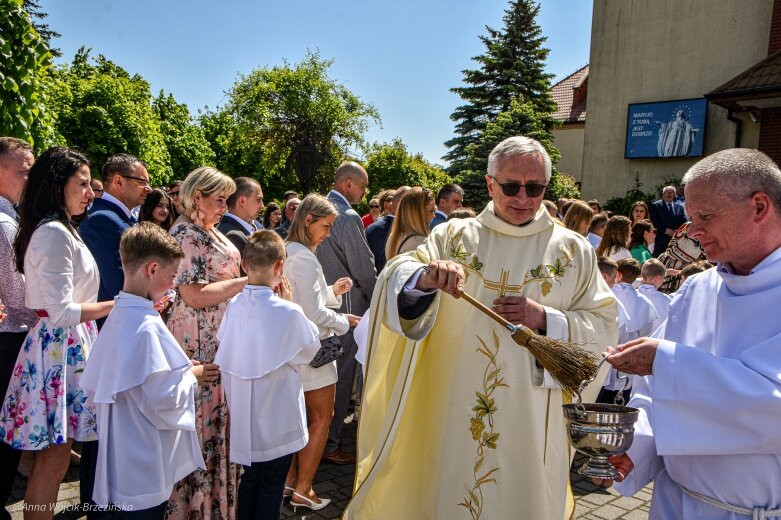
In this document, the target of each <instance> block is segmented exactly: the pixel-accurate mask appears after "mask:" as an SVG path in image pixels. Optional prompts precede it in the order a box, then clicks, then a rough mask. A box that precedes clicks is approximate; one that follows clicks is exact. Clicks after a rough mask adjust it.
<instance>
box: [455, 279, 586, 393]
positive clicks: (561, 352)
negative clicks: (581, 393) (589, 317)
mask: <svg viewBox="0 0 781 520" xmlns="http://www.w3.org/2000/svg"><path fill="white" fill-rule="evenodd" d="M461 298H463V299H464V300H466V301H468V302H469V303H471V304H472V305H474V306H475V307H477V308H478V309H480V310H481V311H482V312H483V313H485V314H486V315H488V316H489V317H491V318H493V319H494V320H495V321H497V322H498V323H500V324H501V325H502V326H503V327H504V328H506V329H507V330H509V331H510V332H511V333H512V338H513V340H514V341H515V342H516V343H517V344H519V345H520V346H522V347H525V348H526V349H528V350H529V352H530V353H531V355H532V356H534V357H535V358H536V359H537V361H538V362H539V363H540V365H541V366H542V368H544V369H545V370H547V371H548V373H549V374H550V375H551V377H553V379H554V380H555V381H556V383H558V384H559V385H560V386H561V387H562V389H564V390H568V391H569V392H571V393H573V394H575V393H577V392H578V387H579V386H580V383H581V382H583V381H586V380H588V379H592V378H593V377H594V376H595V375H596V373H597V369H598V361H599V358H598V356H597V355H596V354H593V353H591V352H589V351H588V350H586V349H584V348H583V347H581V346H580V345H578V344H576V343H571V342H569V341H561V340H556V339H551V338H548V337H546V336H540V335H539V334H535V333H534V332H533V331H532V330H531V329H530V328H529V327H526V326H524V325H513V324H512V323H510V322H509V321H507V320H505V319H504V318H502V317H501V316H499V315H498V314H497V313H495V312H494V311H492V310H491V309H489V308H488V307H486V306H485V305H483V304H482V303H480V302H479V301H477V300H475V299H474V298H473V297H472V296H470V295H469V294H467V293H462V294H461Z"/></svg>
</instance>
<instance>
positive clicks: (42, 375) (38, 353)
mask: <svg viewBox="0 0 781 520" xmlns="http://www.w3.org/2000/svg"><path fill="white" fill-rule="evenodd" d="M94 196H95V195H94V193H93V191H92V189H91V188H90V170H89V162H88V161H87V159H86V158H85V157H84V156H82V155H81V154H79V153H77V152H75V151H73V150H69V149H68V148H60V147H55V148H50V149H49V150H47V151H45V152H44V153H43V154H42V155H41V156H40V157H39V158H38V160H37V161H36V162H35V164H33V167H32V168H31V169H30V175H29V179H28V182H27V188H26V190H25V193H24V196H23V198H22V208H23V209H22V211H21V214H20V217H21V219H20V223H19V233H18V235H17V237H16V241H15V243H14V250H15V253H16V262H17V269H18V270H19V271H20V272H22V273H23V274H24V275H25V277H26V284H25V287H26V292H25V305H26V306H27V307H28V308H30V309H35V312H36V313H37V314H38V321H37V322H36V323H35V325H34V326H33V328H32V329H31V330H30V332H29V333H28V334H27V338H26V339H25V342H24V345H23V347H22V350H21V351H20V352H19V356H18V358H17V360H16V365H15V367H14V372H13V376H12V379H11V382H10V384H9V386H8V391H7V392H6V395H5V399H4V400H3V405H2V410H1V411H0V436H1V437H2V439H3V440H4V441H5V442H7V443H8V444H10V445H11V446H12V447H14V448H16V449H20V450H36V455H35V462H34V464H33V468H32V471H31V472H30V477H29V479H28V481H27V493H26V495H25V514H24V516H25V519H27V520H29V519H35V520H38V519H50V518H52V516H53V515H54V505H55V503H56V501H57V491H58V488H59V484H60V482H61V481H62V478H63V477H64V476H65V472H66V471H67V469H68V464H69V462H70V449H71V444H72V443H73V440H74V439H75V440H77V441H94V440H96V439H97V427H96V424H95V410H94V408H93V407H92V406H91V405H90V404H88V403H87V402H86V400H87V396H86V394H85V393H84V391H83V390H82V389H81V388H80V387H79V379H80V377H81V373H82V371H83V370H84V365H85V364H86V361H87V356H88V355H89V351H90V347H91V346H92V342H93V341H94V339H95V336H96V334H97V327H96V326H95V322H94V320H96V319H98V318H102V317H104V316H106V315H107V314H108V313H109V311H110V310H111V308H112V307H113V305H114V302H113V301H107V302H96V300H97V295H98V285H99V282H100V279H99V275H98V268H97V265H96V264H95V260H94V259H93V258H92V255H91V254H90V252H89V249H87V246H86V245H85V244H84V242H82V240H81V238H80V237H79V234H78V232H77V231H76V229H75V227H74V225H73V223H72V221H73V219H74V217H77V216H79V215H82V214H83V213H84V212H85V211H86V209H87V206H88V205H89V204H90V202H91V201H92V199H93V198H94Z"/></svg>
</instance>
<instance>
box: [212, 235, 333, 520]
mask: <svg viewBox="0 0 781 520" xmlns="http://www.w3.org/2000/svg"><path fill="white" fill-rule="evenodd" d="M243 256H244V258H243V260H242V267H243V269H244V271H245V272H246V273H247V285H246V287H245V288H244V290H243V291H242V292H241V293H240V294H238V295H236V296H235V297H234V298H233V299H232V300H231V301H230V303H229V304H228V309H227V310H226V311H225V316H224V317H223V319H222V324H221V325H220V329H219V331H218V332H217V338H218V339H219V340H220V348H219V350H218V351H217V356H216V357H215V358H214V363H215V364H217V365H219V367H220V372H222V378H223V379H222V380H223V385H224V386H225V393H226V397H227V401H228V409H229V411H230V416H231V433H230V435H231V438H230V446H231V451H230V460H231V462H235V463H237V464H242V465H243V466H244V474H243V475H242V477H241V483H240V484H239V495H238V496H239V508H238V515H237V516H238V519H239V520H245V519H246V520H254V519H258V518H262V519H268V520H274V519H278V518H279V515H280V509H281V507H282V500H283V493H284V487H285V477H286V476H287V472H288V470H289V469H290V463H291V461H292V459H293V454H294V453H296V452H298V451H299V450H301V449H302V448H303V447H304V446H306V443H307V442H308V441H309V434H308V432H307V422H306V406H305V403H304V386H303V384H302V382H301V376H300V375H299V367H300V366H301V365H306V364H308V363H309V362H310V361H312V359H313V358H314V357H315V354H317V351H318V350H319V349H320V339H319V333H318V330H317V326H316V325H315V324H314V323H312V322H311V321H309V320H308V319H307V317H306V316H305V315H304V311H303V310H301V307H299V306H298V305H297V304H295V303H293V302H290V301H287V300H285V299H283V298H281V297H280V296H277V295H276V294H275V290H276V291H277V292H279V293H280V294H281V295H282V296H286V297H287V298H290V296H291V295H290V286H289V285H288V284H287V280H283V276H282V273H283V266H284V263H285V243H284V242H283V241H282V238H280V236H279V235H278V234H277V233H275V232H274V231H271V230H263V231H256V232H255V233H253V234H252V236H250V238H249V240H247V244H246V245H245V246H244V253H243Z"/></svg>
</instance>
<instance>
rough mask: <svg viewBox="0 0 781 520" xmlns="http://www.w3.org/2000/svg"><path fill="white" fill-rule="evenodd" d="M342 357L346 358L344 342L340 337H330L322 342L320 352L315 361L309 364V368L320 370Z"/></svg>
mask: <svg viewBox="0 0 781 520" xmlns="http://www.w3.org/2000/svg"><path fill="white" fill-rule="evenodd" d="M342 356H344V349H343V348H342V342H341V341H339V336H328V337H327V338H325V339H321V340H320V350H318V351H317V354H315V357H314V359H312V361H310V362H309V366H311V367H312V368H319V367H321V366H323V365H325V364H327V363H330V362H331V361H334V360H335V359H339V358H340V357H342Z"/></svg>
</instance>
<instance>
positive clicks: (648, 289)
mask: <svg viewBox="0 0 781 520" xmlns="http://www.w3.org/2000/svg"><path fill="white" fill-rule="evenodd" d="M666 274H667V269H666V268H665V267H664V264H663V263H662V262H660V261H659V260H657V259H656V258H651V259H649V260H646V261H645V262H644V263H643V267H642V268H641V270H640V276H641V277H642V283H641V284H640V287H638V288H637V292H639V293H640V294H642V295H643V296H645V297H646V298H648V299H649V300H650V302H651V303H652V304H653V306H654V309H656V314H658V315H659V317H658V318H657V319H655V320H654V323H653V325H652V326H651V330H653V331H656V329H658V328H659V327H660V326H661V325H662V323H664V320H666V319H667V315H668V314H669V312H670V302H671V301H672V297H671V296H670V295H669V294H665V293H663V292H662V291H660V290H659V287H661V286H662V284H663V283H664V277H665V275H666Z"/></svg>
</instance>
